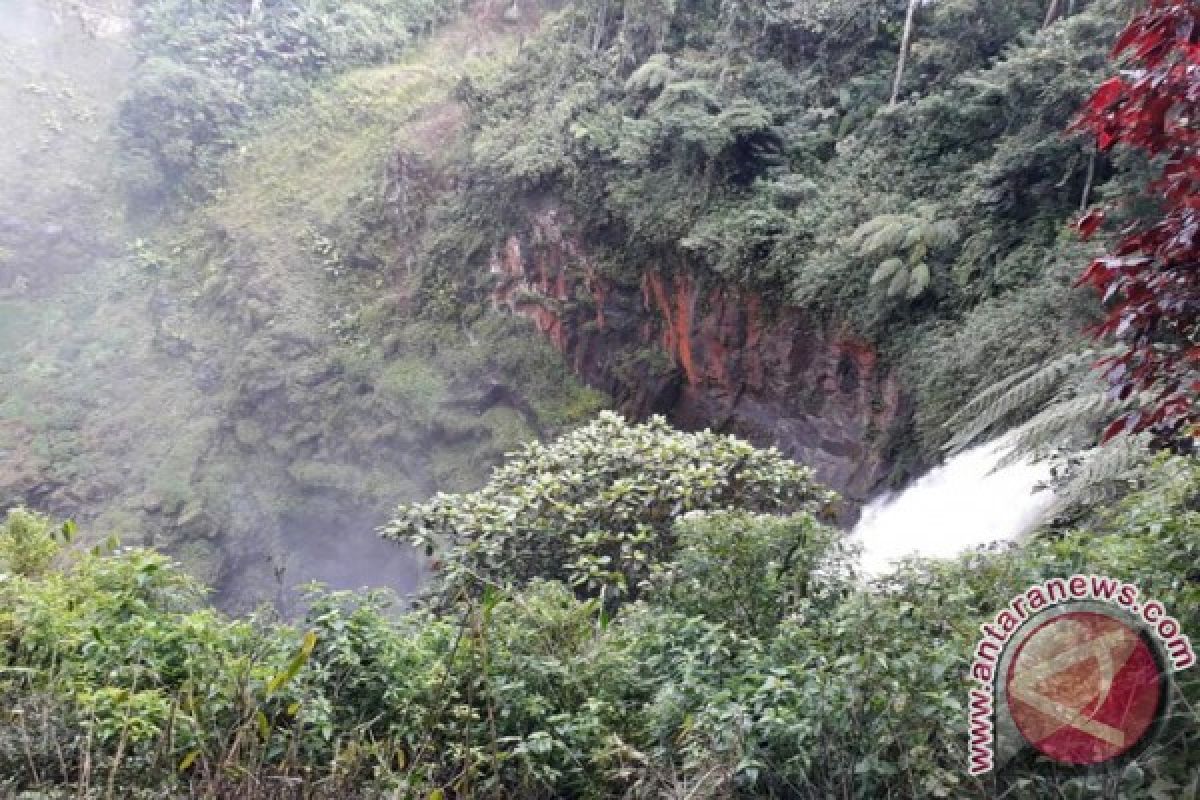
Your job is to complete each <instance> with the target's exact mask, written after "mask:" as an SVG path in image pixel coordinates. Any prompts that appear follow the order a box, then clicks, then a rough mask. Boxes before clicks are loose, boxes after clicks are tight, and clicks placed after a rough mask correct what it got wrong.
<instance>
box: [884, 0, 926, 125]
mask: <svg viewBox="0 0 1200 800" xmlns="http://www.w3.org/2000/svg"><path fill="white" fill-rule="evenodd" d="M918 2H920V0H908V14H906V15H905V17H904V38H903V39H901V41H900V60H899V61H897V62H896V80H895V82H894V83H892V102H891V105H893V106H894V105H896V101H897V100H899V99H900V84H901V83H902V82H903V81H904V65H905V63H906V62H907V61H908V49H909V47H910V46H912V32H913V22H914V21H915V20H916V17H917V3H918Z"/></svg>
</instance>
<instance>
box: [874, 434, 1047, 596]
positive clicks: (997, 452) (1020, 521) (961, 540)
mask: <svg viewBox="0 0 1200 800" xmlns="http://www.w3.org/2000/svg"><path fill="white" fill-rule="evenodd" d="M1009 450H1010V446H1009V444H1008V442H1007V441H1006V440H1005V439H1003V438H1001V439H998V440H995V441H993V442H989V443H988V444H985V445H981V446H979V447H976V448H974V449H972V450H968V451H966V452H964V453H960V454H958V455H956V456H954V457H953V458H951V459H950V460H949V461H947V462H946V463H945V464H944V465H942V466H940V467H937V468H936V469H933V470H932V471H930V472H929V473H928V474H926V475H925V476H924V477H922V478H920V479H919V480H917V482H916V483H914V484H912V485H911V486H909V487H908V488H907V489H904V490H903V491H901V492H898V493H889V494H886V495H883V496H881V497H879V498H876V499H875V500H873V501H872V502H871V503H870V504H869V505H868V506H867V507H866V508H865V509H863V513H862V517H861V518H860V519H859V522H858V525H856V526H855V528H854V534H853V536H854V538H855V540H856V541H857V542H858V543H859V544H861V545H862V548H863V554H862V566H863V570H864V571H865V572H866V573H867V574H868V575H878V574H880V573H883V572H887V571H888V570H889V569H891V567H892V565H893V563H894V562H895V561H897V560H898V559H901V558H904V557H905V556H909V555H920V556H926V557H931V558H949V557H952V556H954V555H956V554H958V553H960V552H962V551H964V550H967V549H969V548H971V547H973V546H975V545H979V544H985V543H988V542H995V541H1001V540H1004V541H1007V540H1012V539H1015V538H1017V537H1018V536H1020V535H1022V534H1024V533H1027V532H1028V531H1029V530H1030V529H1031V528H1032V527H1033V526H1034V525H1035V524H1036V522H1037V520H1038V518H1039V516H1040V515H1041V514H1042V513H1043V512H1044V511H1045V510H1046V509H1047V508H1048V507H1049V506H1050V504H1051V502H1052V501H1053V492H1051V491H1049V490H1045V489H1043V490H1040V491H1039V490H1038V488H1037V487H1038V484H1039V483H1041V482H1043V481H1045V480H1046V479H1047V478H1048V477H1049V467H1048V466H1047V465H1046V464H1044V463H1042V464H1032V463H1029V462H1028V461H1019V462H1016V463H1013V464H1009V465H1006V466H1004V467H1001V468H999V469H997V468H996V466H997V464H999V462H1000V460H1001V459H1002V458H1004V456H1005V455H1006V454H1007V453H1008V452H1009Z"/></svg>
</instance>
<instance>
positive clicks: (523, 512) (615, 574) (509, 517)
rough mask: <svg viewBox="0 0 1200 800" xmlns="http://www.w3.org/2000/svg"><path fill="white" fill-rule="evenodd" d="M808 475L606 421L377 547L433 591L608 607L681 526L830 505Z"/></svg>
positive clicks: (440, 501) (499, 474)
mask: <svg viewBox="0 0 1200 800" xmlns="http://www.w3.org/2000/svg"><path fill="white" fill-rule="evenodd" d="M811 481H812V473H811V471H809V470H807V469H805V468H803V467H799V466H797V465H796V464H794V463H792V462H790V461H788V460H787V459H785V458H783V457H782V456H780V455H779V453H777V452H775V451H767V452H763V451H758V450H755V449H754V448H753V447H751V446H750V445H748V444H746V443H745V442H741V441H738V440H736V439H732V438H730V437H727V436H717V435H715V434H712V433H709V432H705V433H695V434H687V433H679V432H678V431H674V430H672V429H671V427H670V426H669V425H668V424H667V423H666V421H665V420H663V419H662V418H654V419H652V420H651V421H650V422H649V423H647V424H645V425H640V426H630V425H628V424H627V423H625V422H624V421H623V420H621V418H620V417H618V416H617V415H616V414H613V413H612V412H606V413H604V414H601V415H600V418H599V419H598V420H596V421H595V422H593V423H592V424H591V425H588V426H586V427H583V428H580V429H578V430H576V431H574V432H572V433H570V434H567V435H566V436H564V437H562V438H561V439H559V440H558V441H557V442H555V443H554V444H552V445H542V444H538V443H533V444H529V445H527V446H526V447H525V448H524V450H523V451H522V452H520V453H519V454H516V455H515V456H514V457H513V458H512V459H510V460H509V462H508V463H506V464H505V465H504V466H503V467H502V468H500V469H498V470H496V472H495V473H494V474H493V475H492V478H491V480H490V481H489V482H488V484H487V485H486V486H485V487H484V488H483V489H481V490H479V491H478V492H476V493H474V494H470V495H465V496H452V495H439V496H438V497H437V498H435V499H434V500H433V501H431V502H430V503H428V504H425V505H417V506H411V507H408V508H405V509H402V510H401V514H400V515H399V516H398V517H397V518H396V519H394V520H392V522H391V523H390V524H389V525H388V526H387V528H386V529H385V531H384V534H385V535H386V536H389V537H391V538H395V539H401V540H408V541H410V542H412V544H414V545H416V546H417V547H420V548H423V549H424V550H425V551H426V552H427V554H428V555H431V556H432V555H433V554H434V551H435V550H438V551H439V560H441V561H443V562H444V563H445V564H446V565H447V566H446V568H445V569H444V570H443V573H442V575H441V576H440V580H439V581H437V583H436V588H435V589H433V592H434V593H436V594H437V595H440V596H441V598H442V600H444V601H445V600H451V601H452V600H454V599H455V598H456V597H457V596H458V594H459V593H460V592H461V591H463V590H464V588H466V587H469V586H471V585H473V584H476V583H478V582H480V581H482V582H484V583H485V584H487V583H490V584H494V583H497V582H499V583H503V584H516V585H522V584H525V583H528V582H529V581H532V580H538V579H555V580H560V581H562V582H564V583H566V584H568V585H570V586H572V587H573V588H574V589H575V590H576V591H578V592H579V593H580V595H581V596H585V597H599V598H601V599H602V600H603V601H604V602H605V603H606V605H610V606H611V605H615V604H616V603H618V602H621V601H624V600H627V599H630V598H634V597H637V596H638V594H640V592H641V591H642V589H644V588H645V587H644V586H643V583H644V582H645V581H646V580H648V579H649V578H650V571H651V570H652V568H653V566H654V565H655V564H657V563H660V562H662V561H663V560H664V559H665V557H666V556H667V555H669V554H670V553H671V552H672V551H673V550H674V549H675V541H674V537H673V536H672V535H671V529H672V527H673V525H674V523H675V520H677V519H678V518H679V517H680V515H684V514H688V513H690V512H693V511H704V510H711V509H719V508H728V507H733V506H734V505H736V506H738V507H740V508H745V509H748V510H751V511H775V512H779V511H786V510H795V511H798V510H800V509H804V508H811V507H815V506H818V505H821V504H823V503H827V502H829V501H831V500H832V496H828V495H825V494H824V493H823V492H820V491H817V490H816V489H814V488H813V486H812V483H811Z"/></svg>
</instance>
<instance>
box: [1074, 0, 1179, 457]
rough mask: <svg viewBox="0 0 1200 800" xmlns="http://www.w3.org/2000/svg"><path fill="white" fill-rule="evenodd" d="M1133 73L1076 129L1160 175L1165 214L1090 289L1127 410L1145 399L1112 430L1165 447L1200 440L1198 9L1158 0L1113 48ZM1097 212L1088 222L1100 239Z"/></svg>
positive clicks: (1107, 365) (1108, 365)
mask: <svg viewBox="0 0 1200 800" xmlns="http://www.w3.org/2000/svg"><path fill="white" fill-rule="evenodd" d="M1113 57H1114V58H1122V57H1123V58H1125V60H1126V63H1125V66H1126V69H1125V70H1124V71H1122V72H1121V74H1120V75H1118V76H1117V77H1115V78H1112V79H1111V80H1108V81H1106V82H1105V83H1104V84H1102V85H1101V86H1100V88H1099V89H1097V90H1096V92H1095V94H1094V95H1092V98H1091V100H1089V101H1088V103H1087V105H1086V106H1085V107H1084V110H1083V113H1082V114H1081V115H1080V117H1079V119H1078V120H1077V121H1076V122H1075V124H1074V126H1073V127H1074V129H1075V130H1083V131H1088V132H1091V133H1093V134H1094V135H1095V137H1096V144H1097V146H1098V147H1099V149H1100V150H1101V152H1107V151H1109V150H1111V149H1113V148H1115V147H1123V148H1132V149H1136V150H1140V151H1142V152H1143V153H1145V154H1146V155H1148V156H1149V157H1150V158H1151V159H1152V161H1151V163H1152V164H1153V165H1154V168H1155V169H1156V170H1158V169H1161V173H1159V174H1158V175H1157V176H1156V177H1155V179H1154V180H1153V181H1151V183H1150V184H1149V185H1148V186H1147V193H1148V194H1149V195H1150V196H1151V197H1152V198H1153V201H1154V203H1155V204H1156V205H1155V208H1156V211H1155V212H1154V213H1153V214H1152V215H1151V216H1149V217H1143V218H1141V219H1139V220H1137V221H1135V222H1133V223H1130V224H1128V225H1127V226H1126V227H1124V229H1122V230H1121V232H1120V237H1121V238H1120V240H1119V241H1118V242H1117V244H1116V246H1115V248H1114V249H1113V250H1112V252H1110V253H1108V254H1106V255H1105V256H1103V257H1101V258H1097V259H1096V260H1095V261H1093V262H1092V264H1091V265H1090V266H1089V267H1088V268H1087V270H1086V271H1085V272H1084V273H1083V276H1082V277H1081V278H1080V283H1081V284H1084V285H1089V286H1094V287H1095V288H1096V289H1097V290H1099V291H1100V292H1101V294H1102V295H1103V298H1104V303H1105V308H1106V316H1105V318H1104V321H1103V322H1102V323H1101V324H1100V325H1098V326H1097V327H1096V330H1095V333H1096V335H1097V336H1101V337H1106V338H1112V339H1115V340H1117V341H1119V342H1121V343H1123V344H1124V345H1125V348H1124V350H1123V351H1122V353H1121V354H1120V355H1118V356H1115V357H1112V358H1109V359H1106V360H1105V361H1104V362H1102V364H1101V367H1102V369H1104V370H1105V373H1106V376H1107V378H1108V380H1109V383H1110V385H1111V387H1112V391H1113V392H1114V393H1116V395H1117V396H1118V397H1120V398H1121V399H1122V400H1127V399H1129V398H1131V397H1134V396H1135V395H1136V397H1138V398H1143V402H1139V403H1137V404H1136V409H1135V410H1133V411H1129V412H1127V413H1125V414H1122V415H1121V416H1120V417H1118V418H1117V419H1116V420H1114V421H1113V422H1112V423H1111V424H1110V425H1109V426H1108V428H1107V429H1106V430H1105V432H1104V438H1105V440H1108V439H1111V438H1112V437H1113V436H1116V435H1118V434H1120V433H1122V432H1130V433H1132V432H1142V431H1148V432H1151V433H1153V434H1154V435H1155V437H1156V438H1157V439H1158V440H1159V441H1160V442H1177V443H1178V442H1180V441H1181V440H1184V439H1190V438H1191V437H1193V436H1195V435H1197V433H1198V432H1200V406H1198V404H1197V397H1198V396H1200V330H1198V326H1200V322H1198V317H1200V314H1198V312H1200V0H1150V3H1149V7H1148V8H1146V9H1145V10H1144V11H1142V12H1141V13H1140V14H1138V15H1137V16H1136V17H1135V18H1134V19H1133V21H1132V22H1130V23H1129V26H1128V27H1126V29H1125V30H1124V32H1123V33H1122V34H1121V36H1120V38H1119V39H1118V40H1117V44H1116V46H1115V48H1114V49H1113ZM1104 216H1105V212H1104V210H1103V209H1095V210H1092V211H1091V212H1090V213H1088V214H1087V215H1086V216H1084V217H1083V219H1082V220H1080V222H1079V229H1080V231H1081V232H1082V233H1083V235H1084V236H1085V237H1086V236H1090V235H1091V234H1092V233H1094V232H1095V230H1096V229H1097V228H1098V227H1099V226H1100V225H1101V224H1102V223H1103V221H1104Z"/></svg>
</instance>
